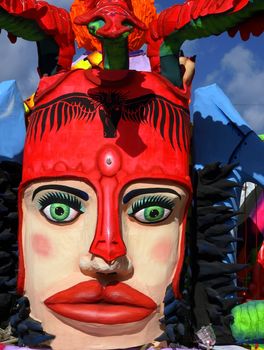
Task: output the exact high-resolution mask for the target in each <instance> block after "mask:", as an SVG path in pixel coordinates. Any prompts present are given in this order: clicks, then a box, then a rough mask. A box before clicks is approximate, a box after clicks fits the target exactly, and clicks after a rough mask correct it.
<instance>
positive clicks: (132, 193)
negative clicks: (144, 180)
mask: <svg viewBox="0 0 264 350" xmlns="http://www.w3.org/2000/svg"><path fill="white" fill-rule="evenodd" d="M149 193H171V194H175V195H176V196H177V197H179V198H180V199H181V195H180V194H179V193H178V192H177V191H175V190H173V189H171V188H167V187H162V188H161V187H153V188H138V189H135V190H132V191H129V192H128V193H127V194H125V195H124V197H123V203H124V204H126V203H128V202H129V201H130V200H131V199H133V198H134V197H137V196H140V195H143V194H149Z"/></svg>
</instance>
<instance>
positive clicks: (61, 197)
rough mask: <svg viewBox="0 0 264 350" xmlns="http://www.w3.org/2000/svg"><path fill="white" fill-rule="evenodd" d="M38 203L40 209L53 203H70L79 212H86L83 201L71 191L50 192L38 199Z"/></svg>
mask: <svg viewBox="0 0 264 350" xmlns="http://www.w3.org/2000/svg"><path fill="white" fill-rule="evenodd" d="M38 203H39V205H40V210H43V209H44V208H46V207H47V206H49V205H51V204H54V203H60V204H65V205H68V206H69V207H71V208H73V209H75V210H77V211H78V212H81V213H83V212H84V208H83V205H82V202H81V201H80V200H79V199H78V198H77V197H75V196H73V195H72V194H70V193H63V192H48V193H45V194H44V195H43V196H42V197H40V198H39V199H38Z"/></svg>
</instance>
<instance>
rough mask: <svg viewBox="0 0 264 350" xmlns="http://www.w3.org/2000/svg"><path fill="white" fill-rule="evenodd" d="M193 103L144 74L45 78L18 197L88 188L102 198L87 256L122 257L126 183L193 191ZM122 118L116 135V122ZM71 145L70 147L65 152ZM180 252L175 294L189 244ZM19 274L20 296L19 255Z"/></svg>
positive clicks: (102, 73) (184, 94)
mask: <svg viewBox="0 0 264 350" xmlns="http://www.w3.org/2000/svg"><path fill="white" fill-rule="evenodd" d="M76 82H78V84H76ZM65 94H67V95H65ZM78 99H80V100H78ZM81 99H84V102H83V103H84V104H83V105H82V104H81ZM86 99H87V101H86ZM188 100H189V93H188V91H187V90H180V89H177V88H175V87H174V86H173V85H172V84H171V83H169V82H168V81H167V80H166V79H164V78H162V77H160V76H158V75H156V74H153V73H147V72H144V73H143V72H135V71H120V72H118V71H101V70H88V71H83V70H76V71H73V72H69V73H67V74H58V75H56V76H53V77H49V78H43V79H42V81H41V84H40V88H39V90H38V92H37V96H36V107H35V110H34V112H33V115H32V117H31V121H30V125H29V129H28V136H27V140H26V144H25V150H24V168H23V181H22V184H21V187H20V196H21V193H22V192H23V189H24V187H25V186H27V185H28V184H29V183H30V182H32V181H35V180H41V179H48V178H69V177H70V178H76V179H82V180H84V181H88V182H89V183H91V184H92V185H93V187H94V189H95V190H96V192H97V197H98V221H97V228H96V233H95V237H94V240H93V243H92V245H91V247H90V252H91V253H93V254H95V255H97V256H100V257H102V258H103V259H104V260H106V261H108V262H109V261H112V260H114V259H116V258H117V257H120V256H123V255H125V253H126V249H125V246H124V243H123V241H122V237H121V229H120V221H119V218H118V215H117V214H118V206H119V201H120V194H121V193H122V191H123V189H124V188H125V186H126V185H127V184H128V183H131V182H133V181H140V180H141V179H142V180H143V179H151V180H164V179H167V180H172V181H176V182H177V183H178V184H179V185H182V186H184V187H185V188H187V190H188V191H189V192H190V191H191V183H190V178H189V138H190V135H189V128H190V124H189V114H188V109H187V108H188ZM56 101H57V102H56ZM70 101H72V103H73V105H72V107H69V106H70ZM74 101H75V102H74ZM78 101H79V102H78ZM101 101H102V104H101ZM59 106H60V107H59ZM73 106H75V107H73ZM78 106H79V107H78ZM85 106H88V107H86V108H87V109H86V110H85ZM89 106H90V107H89ZM107 106H108V107H107ZM68 107H69V108H70V109H69V110H68V109H67V108H68ZM61 108H62V111H63V112H62V113H61V115H60V116H58V110H61ZM74 108H75V109H74ZM139 111H140V113H139ZM111 113H112V114H111ZM45 115H46V116H45ZM77 115H79V117H78V118H77V117H76V116H77ZM118 115H120V120H117V123H116V130H115V128H114V127H113V125H112V126H111V120H113V117H114V118H116V117H117V116H118ZM51 116H53V117H52V118H51V119H50V117H51ZM70 116H71V118H72V121H70V119H69V118H70ZM74 116H75V117H74ZM61 118H62V119H61ZM65 118H66V119H65ZM74 118H75V119H74ZM140 118H142V119H140ZM52 120H53V121H52ZM51 122H52V123H53V125H51ZM60 125H61V127H60ZM56 130H58V131H56ZM69 142H70V144H71V147H69V146H67V147H65V145H66V144H68V143H69ZM186 210H187V208H186ZM20 211H21V209H20ZM185 214H186V213H185ZM185 219H186V215H185ZM22 220H23V219H22V213H21V212H20V222H22ZM184 221H185V220H184ZM183 230H184V229H183ZM20 232H21V230H20ZM20 245H21V233H20ZM179 246H180V253H179V263H178V265H177V269H176V271H175V277H174V281H173V285H174V290H175V292H176V294H178V279H179V275H180V273H179V272H180V270H181V266H182V262H183V257H184V237H182V239H181V240H180V242H179ZM19 270H20V274H19V289H20V291H22V290H23V284H24V272H23V271H24V266H23V256H22V249H20V268H19Z"/></svg>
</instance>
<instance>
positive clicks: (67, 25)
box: [0, 0, 75, 75]
mask: <svg viewBox="0 0 264 350" xmlns="http://www.w3.org/2000/svg"><path fill="white" fill-rule="evenodd" d="M0 28H2V29H5V30H7V32H8V33H9V34H8V36H9V38H10V40H11V41H12V42H15V41H16V37H21V38H23V39H25V40H29V41H36V42H37V47H38V56H39V73H40V75H44V74H48V75H51V74H54V73H56V72H58V71H59V70H61V69H70V67H71V63H72V57H73V55H74V53H75V49H74V34H73V31H72V26H71V20H70V16H69V14H68V12H67V11H66V10H65V9H62V8H58V7H56V6H53V5H50V4H48V3H47V2H45V1H37V0H24V1H20V0H13V1H9V0H2V1H0Z"/></svg>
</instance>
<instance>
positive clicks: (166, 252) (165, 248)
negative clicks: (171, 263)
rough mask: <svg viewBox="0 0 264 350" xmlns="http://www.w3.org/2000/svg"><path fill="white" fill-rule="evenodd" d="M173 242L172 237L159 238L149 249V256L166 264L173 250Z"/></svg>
mask: <svg viewBox="0 0 264 350" xmlns="http://www.w3.org/2000/svg"><path fill="white" fill-rule="evenodd" d="M175 249H176V247H175V242H173V240H172V239H161V240H159V241H158V242H157V243H155V245H154V246H153V247H152V249H151V258H152V259H153V260H154V261H157V262H159V263H162V264H166V263H167V261H168V259H169V257H170V256H171V254H172V252H173V250H175Z"/></svg>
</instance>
